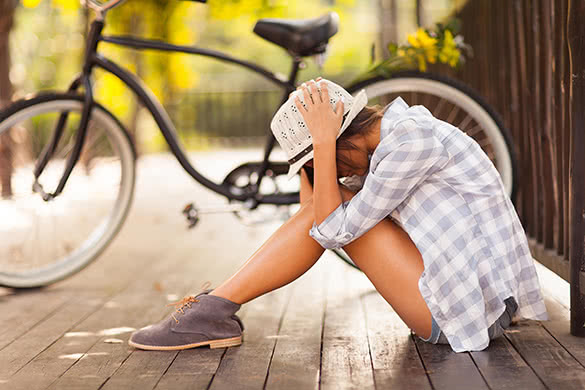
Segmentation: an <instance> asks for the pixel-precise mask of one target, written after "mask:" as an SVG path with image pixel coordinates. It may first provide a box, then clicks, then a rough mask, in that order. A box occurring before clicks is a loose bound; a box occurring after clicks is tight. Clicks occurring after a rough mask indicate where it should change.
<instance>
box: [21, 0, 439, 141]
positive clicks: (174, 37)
mask: <svg viewBox="0 0 585 390" xmlns="http://www.w3.org/2000/svg"><path fill="white" fill-rule="evenodd" d="M443 1H450V0H443ZM402 2H403V3H405V4H408V6H409V7H412V4H414V0H403V1H402ZM20 5H21V6H20V7H18V8H17V11H16V18H15V26H14V29H13V32H12V34H11V50H12V61H13V66H12V69H11V72H10V78H11V80H12V82H13V84H14V86H15V90H16V91H17V92H16V95H17V97H18V96H19V95H20V96H22V95H24V94H26V93H30V92H35V91H38V90H43V89H58V90H63V89H65V88H67V86H68V84H69V82H70V80H71V79H72V78H73V77H74V76H75V75H76V74H77V73H78V72H79V70H80V68H81V61H82V55H83V48H84V36H85V33H86V27H87V25H88V24H89V22H90V21H91V18H92V17H93V16H92V13H90V12H89V11H88V10H87V9H85V8H83V7H82V6H81V4H80V2H79V0H20ZM377 7H378V0H360V1H358V0H321V1H314V0H297V1H295V0H208V2H207V3H206V4H202V3H198V2H190V1H178V0H127V1H125V2H124V3H123V4H122V5H120V6H118V7H116V8H114V9H112V10H110V11H109V12H108V14H107V17H106V28H105V33H106V34H130V35H136V36H140V37H145V38H153V39H161V40H165V41H168V42H171V43H175V44H183V45H197V46H200V47H205V48H211V49H215V50H219V51H223V52H226V53H228V54H230V55H232V56H234V57H237V58H241V59H245V60H248V61H251V62H254V63H257V64H259V65H261V66H264V67H266V68H267V69H269V70H271V71H273V72H278V73H282V74H285V75H286V74H288V72H289V68H290V62H291V59H290V56H289V55H288V54H287V52H286V51H285V50H284V49H282V48H280V47H278V46H276V45H274V44H272V43H270V42H267V41H265V40H263V39H262V38H260V37H259V36H257V35H255V34H254V33H253V31H252V30H253V28H254V24H255V23H256V21H257V20H258V19H260V18H264V17H276V18H291V19H296V18H299V19H300V18H313V17H318V16H321V15H323V14H324V13H326V12H329V11H335V12H337V13H338V15H339V19H340V27H339V32H338V33H337V34H336V35H335V36H334V37H333V38H332V39H331V40H330V41H329V42H330V47H329V51H328V58H327V61H326V62H325V65H324V67H323V69H322V70H320V69H319V68H318V66H317V65H316V64H315V63H314V62H313V61H312V60H310V59H307V60H306V64H307V67H306V68H305V69H303V70H302V71H301V72H300V74H299V80H300V81H303V80H307V79H311V78H316V77H317V76H319V75H322V76H323V77H326V78H329V79H332V80H335V81H336V82H338V83H340V84H344V83H346V82H348V81H350V80H351V79H352V78H353V76H355V75H356V74H358V73H360V71H362V70H364V69H366V68H367V67H368V65H369V64H370V63H371V47H372V44H373V43H374V42H376V40H377V39H378V32H379V20H378V18H379V16H378V15H377V11H378V8H377ZM412 27H414V26H412ZM411 30H412V28H410V30H409V32H410V31H411ZM99 51H100V52H101V53H102V54H104V55H105V56H107V57H109V58H111V59H112V60H114V61H115V62H117V63H118V64H120V65H122V66H123V67H126V68H127V69H129V70H131V71H132V72H134V73H136V74H138V75H139V77H141V78H142V79H143V80H144V81H145V82H146V84H147V85H148V86H149V88H151V89H152V91H153V92H154V94H155V95H156V96H157V98H158V99H160V101H161V102H162V103H163V104H164V105H165V106H166V107H170V111H171V114H172V113H173V112H185V111H189V110H190V107H189V106H185V105H186V104H189V102H191V104H192V102H193V101H194V100H195V99H193V98H189V97H192V96H195V95H197V96H200V95H201V94H202V93H206V92H212V91H215V92H218V91H225V92H230V91H231V92H249V91H258V92H262V93H265V94H266V93H273V96H272V95H271V96H272V97H270V98H268V100H266V99H267V98H266V97H263V98H262V99H264V100H262V102H269V103H265V104H267V105H272V104H273V105H274V107H268V108H265V109H263V110H262V111H263V112H264V115H263V118H260V119H259V120H257V121H256V122H254V123H251V124H250V126H252V127H254V126H255V127H260V126H263V127H266V126H267V124H268V122H267V119H269V117H270V115H271V113H272V112H273V111H274V110H275V109H276V108H277V107H276V104H277V103H278V99H279V97H280V96H279V95H278V93H279V92H277V91H279V90H277V89H276V88H275V86H274V85H273V84H272V83H270V82H269V81H267V80H265V79H263V78H261V77H260V76H259V75H257V74H255V73H253V72H251V71H249V70H247V69H245V68H242V67H238V66H236V65H233V64H228V63H224V62H220V61H218V60H216V59H212V58H208V57H203V56H193V55H191V56H190V55H186V54H179V53H173V54H168V53H161V52H157V51H135V50H131V49H127V48H121V47H117V46H114V45H111V44H108V43H100V46H99ZM274 93H276V95H274ZM95 94H96V99H97V100H98V101H100V102H101V103H102V104H104V105H105V106H107V107H108V108H109V109H110V110H112V111H113V112H114V113H115V114H116V115H118V116H119V117H121V118H122V119H123V121H124V122H125V123H126V124H127V126H128V127H129V128H130V130H131V131H132V132H134V131H136V133H137V134H136V135H137V137H138V140H139V143H140V144H141V146H144V147H145V148H146V149H148V150H153V149H154V150H157V149H161V148H164V141H163V139H162V137H161V136H160V134H159V133H158V130H157V129H156V127H155V126H154V123H153V122H152V120H150V119H148V118H147V115H143V114H144V113H143V112H142V111H140V110H139V107H138V106H137V105H136V101H135V99H134V96H133V94H132V93H131V92H130V91H129V90H128V89H127V88H126V87H125V86H124V85H123V84H122V83H121V82H120V81H118V80H117V79H116V78H115V77H114V76H112V75H109V74H105V73H104V72H102V71H99V70H98V71H96V72H95ZM273 101H274V103H271V102H273ZM225 102H229V103H225ZM221 104H223V105H224V106H222V108H221V110H223V112H232V115H231V119H230V123H232V127H235V126H233V123H236V121H237V117H235V116H236V115H237V113H238V111H239V110H240V111H241V109H242V108H243V107H241V106H239V104H241V99H227V100H226V99H224V102H223V103H221ZM262 104H264V103H262ZM246 109H248V108H246ZM192 111H196V112H197V113H200V112H201V111H202V110H192ZM234 113H235V114H234ZM265 116H268V118H264V117H265ZM174 119H175V118H174ZM196 123H202V122H201V121H197V120H194V119H193V118H192V117H191V116H188V121H187V123H181V121H180V120H179V121H175V124H176V126H177V128H179V129H181V128H186V129H189V131H187V132H180V134H181V137H189V134H193V133H195V134H208V133H209V132H208V131H206V129H197V128H195V126H196V125H195V124H196ZM138 129H139V130H138ZM266 130H267V129H264V128H258V129H257V130H256V132H255V134H253V135H262V134H264V132H265V131H266ZM183 141H184V142H186V143H187V144H189V145H191V146H195V147H197V146H200V145H198V143H197V142H191V141H192V140H191V141H189V140H186V139H183Z"/></svg>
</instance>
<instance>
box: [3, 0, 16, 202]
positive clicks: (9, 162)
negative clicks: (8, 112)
mask: <svg viewBox="0 0 585 390" xmlns="http://www.w3.org/2000/svg"><path fill="white" fill-rule="evenodd" d="M15 5H16V2H15V1H13V0H0V109H2V108H4V107H5V106H7V105H8V104H9V103H10V100H11V97H12V83H11V82H10V77H9V72H10V47H9V41H8V38H9V35H10V30H11V29H12V23H13V20H14V9H15ZM12 148H13V147H12V139H11V138H10V130H9V131H7V132H5V133H4V134H1V135H0V188H1V189H2V192H1V194H0V197H2V198H6V197H9V196H11V195H12V185H11V177H12V171H13V159H12V156H13V153H12Z"/></svg>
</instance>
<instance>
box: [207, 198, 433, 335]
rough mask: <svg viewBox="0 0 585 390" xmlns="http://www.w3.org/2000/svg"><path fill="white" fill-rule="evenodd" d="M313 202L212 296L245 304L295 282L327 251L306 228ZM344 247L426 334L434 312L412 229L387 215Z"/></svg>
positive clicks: (405, 316)
mask: <svg viewBox="0 0 585 390" xmlns="http://www.w3.org/2000/svg"><path fill="white" fill-rule="evenodd" d="M342 195H343V198H344V200H347V199H349V198H351V197H352V196H353V193H352V192H350V191H342ZM312 207H313V206H312V202H311V201H310V200H309V201H308V202H306V203H305V204H304V205H303V206H301V209H300V210H299V211H298V212H297V213H296V214H295V215H293V216H292V217H291V218H290V219H289V220H288V221H287V222H285V223H284V224H283V225H282V226H281V227H279V228H278V230H276V232H274V233H273V234H272V236H270V238H269V239H268V240H267V241H266V242H265V243H264V244H263V245H262V246H261V247H260V248H259V249H258V250H257V251H256V252H255V253H254V254H253V255H252V256H251V257H250V258H249V259H248V260H247V261H246V262H245V263H244V264H243V265H242V267H241V268H240V269H239V270H238V271H237V272H236V273H235V274H234V275H232V276H231V277H230V278H229V279H227V280H226V281H225V282H223V283H222V284H221V285H220V286H219V287H217V288H215V289H214V290H213V291H212V292H211V295H218V296H221V297H224V298H227V299H229V300H231V301H233V302H236V303H241V304H243V303H245V302H248V301H250V300H252V299H254V298H256V297H258V296H260V295H262V294H265V293H267V292H270V291H272V290H275V289H277V288H279V287H282V286H284V285H286V284H288V283H290V282H292V281H293V280H295V279H296V278H298V277H299V276H301V275H302V274H303V273H305V272H306V271H307V270H308V269H309V268H311V267H312V266H313V265H314V264H315V262H316V261H317V260H318V259H319V257H321V255H322V254H323V251H324V249H323V248H322V247H321V245H319V244H318V243H317V242H316V241H315V240H314V239H313V238H312V237H311V236H309V233H308V232H309V229H310V228H311V226H312V225H313V221H314V214H313V208H312ZM343 249H344V250H345V251H346V252H347V254H348V255H349V256H350V257H351V259H352V260H353V261H354V263H356V264H357V266H358V267H360V269H361V270H362V271H363V272H364V273H365V274H366V276H367V277H368V279H370V281H371V282H372V284H373V285H374V287H375V288H376V290H378V292H379V293H380V294H381V295H382V297H384V299H385V300H386V301H387V302H388V303H389V304H390V305H391V306H392V307H393V308H394V310H395V311H396V313H397V314H398V315H399V316H400V318H401V319H402V320H403V321H404V322H405V323H406V325H407V326H408V327H409V328H411V329H412V330H414V331H415V332H416V334H417V335H420V336H421V337H424V338H428V337H429V336H430V334H431V313H430V311H429V309H428V307H427V305H426V302H425V301H424V299H423V298H422V295H421V294H420V291H419V289H418V279H419V277H420V275H421V273H422V271H423V269H424V265H423V261H422V257H421V254H420V252H419V251H418V249H417V248H416V246H415V245H414V243H413V242H412V241H411V239H410V237H409V236H408V234H407V233H406V232H405V231H404V230H402V229H401V228H400V227H399V226H397V225H396V224H395V223H394V222H392V221H391V220H389V219H384V220H382V221H381V222H379V223H378V224H377V225H376V226H374V227H373V228H372V229H370V230H369V231H368V232H367V233H365V234H364V235H363V236H361V237H359V238H358V239H356V240H354V241H352V242H351V243H350V244H348V245H346V246H345V247H344V248H343Z"/></svg>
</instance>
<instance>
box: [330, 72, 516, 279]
mask: <svg viewBox="0 0 585 390" xmlns="http://www.w3.org/2000/svg"><path fill="white" fill-rule="evenodd" d="M361 89H365V90H366V94H367V96H368V102H369V103H368V104H369V105H372V103H371V102H372V101H375V99H377V98H379V97H380V96H388V97H389V98H388V100H391V98H390V97H391V96H396V95H403V94H408V93H411V94H413V93H419V94H422V93H426V95H427V96H433V95H434V97H435V98H437V99H439V101H441V100H440V99H443V100H445V101H447V102H449V103H450V104H452V105H453V106H459V108H458V110H461V107H465V109H466V110H467V111H466V112H467V115H468V116H469V115H470V116H472V119H471V120H470V123H476V124H477V126H485V127H482V128H481V129H480V130H478V132H479V131H482V132H483V133H484V134H485V135H486V136H487V138H488V139H489V141H490V144H491V145H493V146H492V148H493V150H492V151H491V152H493V154H494V155H495V161H494V159H492V158H491V157H490V159H491V160H492V163H494V166H495V167H496V169H497V170H498V172H499V173H500V176H501V178H502V182H503V184H504V188H505V189H506V192H507V193H508V196H509V197H510V199H511V200H512V202H513V203H515V199H516V192H517V188H518V177H517V159H516V152H515V149H514V145H513V142H512V137H511V135H510V132H509V130H508V129H507V128H506V127H505V126H504V124H503V121H502V119H501V117H500V115H499V114H498V113H497V112H496V111H495V109H494V108H493V107H491V106H490V105H489V104H488V103H487V102H486V101H485V99H483V98H482V97H481V96H480V95H479V94H478V93H477V92H476V91H474V90H473V89H472V88H470V87H469V86H467V85H465V84H464V83H462V82H460V81H458V80H454V79H451V78H449V77H446V76H443V75H437V74H432V73H422V72H418V71H402V72H397V73H395V74H393V75H392V76H391V77H390V78H384V77H382V76H375V77H372V78H370V79H366V80H363V81H360V82H359V83H357V84H355V85H352V86H350V87H348V88H347V90H348V92H350V93H351V94H352V95H354V96H355V95H356V94H357V93H358V92H359V91H360V90H361ZM425 91H426V92H425ZM406 100H407V103H408V104H409V105H413V104H422V103H420V102H418V101H414V102H413V101H408V100H409V99H408V98H406ZM415 100H416V99H415ZM461 102H462V103H461ZM427 108H428V107H427ZM452 110H453V109H452ZM431 111H432V109H431ZM470 112H471V113H472V114H470ZM458 113H459V111H457V114H458ZM433 115H435V113H433ZM455 125H456V124H455ZM476 128H477V127H474V128H473V129H476ZM463 131H464V130H463ZM472 138H475V137H473V134H472ZM476 141H477V140H476ZM478 143H479V142H478ZM480 146H482V149H484V152H486V154H488V153H489V152H490V151H489V150H486V149H487V148H485V147H484V145H482V144H481V143H480ZM489 154H491V153H489ZM489 154H488V157H489ZM333 251H334V252H335V254H336V255H337V256H338V257H339V258H340V259H342V260H344V261H345V262H346V263H348V264H349V265H351V266H352V267H354V268H358V269H359V267H357V265H356V264H355V263H354V262H353V261H352V260H351V259H350V258H349V256H347V254H345V252H343V251H341V250H339V249H334V250H333Z"/></svg>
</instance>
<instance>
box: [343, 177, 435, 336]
mask: <svg viewBox="0 0 585 390" xmlns="http://www.w3.org/2000/svg"><path fill="white" fill-rule="evenodd" d="M341 192H342V197H343V200H344V201H345V200H348V199H351V197H352V196H353V195H354V193H353V192H351V191H349V190H346V189H344V188H343V187H342V189H341ZM343 250H344V251H345V252H346V253H347V254H348V256H349V257H350V258H351V259H352V261H353V262H354V263H355V264H356V265H357V266H358V267H360V269H361V270H362V271H363V272H364V274H366V276H367V277H368V279H370V281H371V282H372V284H373V285H374V287H375V288H376V290H378V292H379V293H380V295H382V297H384V299H385V300H386V301H387V302H388V303H389V304H390V305H391V306H392V308H393V309H394V311H396V313H397V314H398V315H399V316H400V318H401V319H402V320H403V321H404V322H405V323H406V325H408V327H409V328H410V329H412V330H414V331H415V333H416V334H417V335H419V336H421V337H424V338H429V337H430V335H431V325H432V322H431V312H430V310H429V308H428V306H427V304H426V302H425V300H424V299H423V297H422V295H421V293H420V290H419V289H418V280H419V278H420V275H421V274H422V272H423V270H424V263H423V259H422V255H421V254H420V251H419V250H418V248H417V247H416V245H414V243H413V242H412V240H411V239H410V236H409V235H408V233H406V232H405V231H404V230H403V229H402V228H400V226H398V225H397V224H396V223H394V222H393V221H392V220H391V219H389V218H384V219H383V220H382V221H380V222H379V223H377V224H376V226H374V227H373V228H372V229H370V230H368V232H367V233H366V234H364V235H363V236H361V237H359V238H358V239H356V240H354V241H352V242H350V243H349V244H347V245H346V246H344V247H343Z"/></svg>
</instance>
